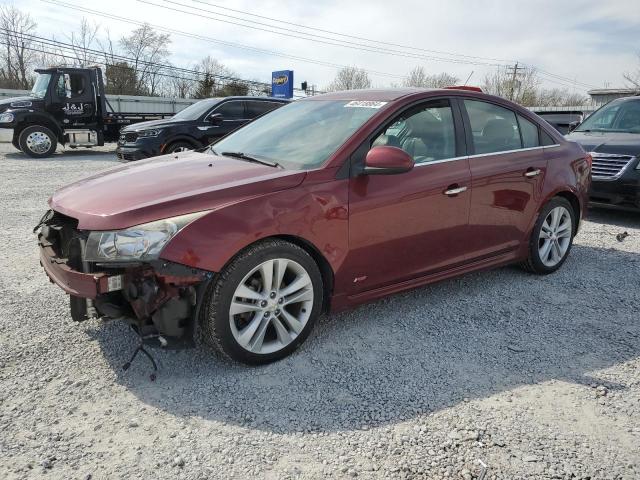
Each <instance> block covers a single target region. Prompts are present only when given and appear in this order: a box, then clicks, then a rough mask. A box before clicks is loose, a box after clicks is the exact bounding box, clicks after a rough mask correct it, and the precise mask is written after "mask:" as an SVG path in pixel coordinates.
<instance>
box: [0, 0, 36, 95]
mask: <svg viewBox="0 0 640 480" xmlns="http://www.w3.org/2000/svg"><path fill="white" fill-rule="evenodd" d="M36 26H37V24H36V22H35V21H34V20H33V19H32V18H31V16H30V15H29V14H28V13H24V12H22V11H20V10H18V9H17V8H16V7H14V6H13V5H3V6H2V7H0V51H1V52H2V53H1V54H0V84H1V85H2V86H3V87H5V88H21V89H28V88H30V87H31V84H32V83H33V73H32V70H33V68H34V67H35V62H36V58H37V52H36V49H35V48H34V44H35V40H34V39H33V37H31V36H30V35H32V34H33V33H34V32H35V29H36Z"/></svg>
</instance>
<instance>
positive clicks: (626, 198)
mask: <svg viewBox="0 0 640 480" xmlns="http://www.w3.org/2000/svg"><path fill="white" fill-rule="evenodd" d="M566 138H567V140H571V141H574V142H578V143H579V144H580V145H582V148H584V149H585V150H586V151H587V152H589V153H591V156H592V157H593V168H592V169H591V176H592V182H591V190H590V192H589V197H590V200H591V203H593V204H595V205H601V206H608V207H620V208H625V209H629V208H630V209H634V210H635V209H640V96H636V97H625V98H619V99H617V100H613V101H611V102H609V103H607V104H606V105H605V106H604V107H602V108H600V109H598V110H596V111H595V112H594V113H593V114H592V115H591V116H590V117H588V118H587V119H586V120H585V121H584V122H582V123H581V124H580V125H578V127H577V128H576V129H575V130H573V131H572V132H571V133H570V134H569V135H566Z"/></svg>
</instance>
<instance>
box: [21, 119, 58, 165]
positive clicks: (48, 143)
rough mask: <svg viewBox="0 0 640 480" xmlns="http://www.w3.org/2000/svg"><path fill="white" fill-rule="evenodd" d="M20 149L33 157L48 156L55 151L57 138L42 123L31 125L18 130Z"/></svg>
mask: <svg viewBox="0 0 640 480" xmlns="http://www.w3.org/2000/svg"><path fill="white" fill-rule="evenodd" d="M18 145H20V150H22V151H23V152H24V153H26V154H27V155H29V156H30V157H33V158H44V157H48V156H50V155H51V154H53V152H55V151H56V147H57V146H58V140H57V138H56V136H55V134H54V133H53V132H52V131H51V130H49V129H48V128H47V127H44V126H42V125H32V126H31V127H27V128H25V129H24V130H22V131H21V132H20V136H19V137H18Z"/></svg>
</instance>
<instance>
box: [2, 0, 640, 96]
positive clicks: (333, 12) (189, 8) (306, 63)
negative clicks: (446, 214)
mask: <svg viewBox="0 0 640 480" xmlns="http://www.w3.org/2000/svg"><path fill="white" fill-rule="evenodd" d="M11 3H13V4H14V5H15V6H16V7H18V8H20V9H21V10H23V11H27V12H29V13H30V14H31V16H32V18H33V19H34V20H35V21H36V22H37V23H38V29H37V30H38V34H39V35H41V36H45V37H50V36H52V35H54V36H55V37H56V39H58V40H66V36H68V35H70V33H71V32H72V31H74V30H78V28H79V25H80V21H81V19H82V17H85V18H87V19H88V20H89V21H90V22H91V23H95V24H98V25H99V26H100V30H99V34H98V36H99V37H102V38H104V37H106V35H107V31H108V32H109V34H110V36H111V38H112V39H117V38H120V37H121V36H123V35H127V34H128V33H130V32H131V30H132V29H134V28H136V27H137V25H135V24H134V23H131V22H148V23H150V24H152V25H154V26H161V27H165V28H169V29H172V30H175V31H176V32H173V33H171V40H172V43H171V46H170V50H171V58H170V61H171V62H172V63H173V64H175V65H177V66H180V67H191V66H193V64H194V63H195V62H197V61H198V60H199V59H201V58H203V57H205V56H207V55H211V56H213V57H215V58H217V59H218V60H220V61H221V62H222V63H224V64H225V65H227V66H228V67H230V68H231V69H232V70H233V71H234V72H235V73H237V75H238V76H239V77H242V78H252V79H257V80H261V81H265V82H269V81H270V78H271V72H272V71H274V70H285V69H290V70H293V71H294V81H295V84H296V86H299V84H300V82H302V81H307V82H308V83H309V85H311V84H314V85H317V87H318V89H320V90H321V89H323V88H324V87H326V86H327V85H328V84H329V83H330V82H331V80H332V79H333V77H334V76H335V74H336V72H337V70H338V69H339V68H340V67H341V66H345V65H349V66H357V67H361V68H364V69H365V70H367V71H368V73H369V76H370V77H371V79H372V81H373V85H374V86H379V87H385V86H389V85H391V84H393V83H395V84H399V83H401V82H402V77H403V76H404V75H406V74H407V73H408V72H409V71H410V70H411V69H412V68H414V67H416V66H422V67H423V68H424V70H425V71H426V72H427V73H429V74H437V73H441V72H447V73H450V74H453V75H455V76H457V77H458V78H460V79H462V82H464V80H466V79H467V78H468V77H469V76H470V79H469V81H468V84H470V85H473V84H477V85H480V84H482V81H483V79H484V77H485V75H487V74H489V73H491V72H493V71H495V69H496V68H499V67H498V66H497V65H513V64H514V63H516V62H519V63H520V65H523V64H524V65H530V66H534V67H536V68H537V69H538V70H539V71H540V72H544V73H541V75H540V76H541V78H542V80H543V86H544V87H547V88H554V87H558V88H568V89H569V90H572V91H576V92H580V93H584V92H586V91H587V90H589V89H590V88H604V87H609V88H613V87H623V86H625V81H624V78H623V74H624V73H625V72H630V71H635V70H637V69H639V68H640V56H639V55H640V4H639V3H638V0H617V1H616V0H604V1H603V0H565V1H557V0H536V1H521V0H510V1H502V0H477V1H472V0H467V1H463V0H446V1H443V0H437V1H432V0H422V1H419V0H394V1H389V0H386V1H384V2H383V1H376V0H368V1H359V0H358V1H347V0H342V1H340V0H315V1H303V0H279V1H278V0H261V1H257V0H253V1H252V0H233V1H232V0H109V1H92V0H20V1H19V2H18V1H12V0H0V4H11ZM62 4H65V5H67V6H62ZM74 6H75V8H74ZM80 8H85V9H91V10H95V11H97V12H102V13H103V14H107V15H115V16H118V17H121V18H122V19H124V20H128V22H127V21H124V20H120V19H116V18H106V17H104V16H100V15H96V14H93V13H89V12H87V11H81V10H80ZM234 10H235V11H234ZM242 12H246V13H242ZM247 13H249V14H253V15H254V16H250V15H247ZM225 15H226V16H225ZM258 16H261V17H258ZM230 17H236V18H230ZM262 17H269V19H267V18H262ZM271 19H275V20H271ZM247 20H250V21H253V22H260V23H262V25H258V24H256V23H251V24H250V23H249V22H247ZM230 22H235V23H236V24H232V23H230ZM283 22H289V23H283ZM238 23H239V24H243V25H251V26H252V27H254V28H248V27H246V26H241V25H237V24H238ZM274 27H281V29H279V30H278V29H276V28H274ZM307 27H313V28H315V29H316V30H310V29H308V28H307ZM260 29H263V30H260ZM282 29H289V31H285V30H282ZM264 30H271V31H264ZM274 30H277V31H278V32H280V34H278V33H274V32H273V31H274ZM292 30H295V31H296V32H292ZM178 31H179V32H182V34H181V33H179V32H178ZM327 32H334V33H327ZM185 34H187V35H185ZM189 34H190V35H192V36H191V37H189V36H188V35H189ZM310 34H311V35H315V36H314V37H310V36H309V35H310ZM337 34H342V35H337ZM193 35H196V36H198V38H193ZM346 35H348V36H346ZM296 37H305V38H306V39H305V38H296ZM356 37H359V38H356ZM309 38H312V39H313V40H314V41H310V40H309ZM221 42H223V43H221ZM338 42H340V44H341V45H335V43H338ZM376 42H378V43H376ZM380 42H384V43H380ZM225 43H226V44H225ZM331 43H333V44H334V45H331ZM256 49H257V50H256ZM267 51H269V52H274V53H278V54H279V55H275V54H269V53H267ZM436 52H437V53H436ZM559 77H560V78H559Z"/></svg>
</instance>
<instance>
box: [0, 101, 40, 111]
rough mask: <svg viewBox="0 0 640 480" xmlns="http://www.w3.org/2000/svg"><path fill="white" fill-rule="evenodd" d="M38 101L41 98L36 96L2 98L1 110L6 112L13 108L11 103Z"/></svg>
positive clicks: (0, 102)
mask: <svg viewBox="0 0 640 480" xmlns="http://www.w3.org/2000/svg"><path fill="white" fill-rule="evenodd" d="M25 101H26V102H38V101H40V99H39V98H36V97H11V98H3V99H2V100H0V111H1V112H4V111H5V110H8V109H9V108H11V104H12V103H14V102H25Z"/></svg>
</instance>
